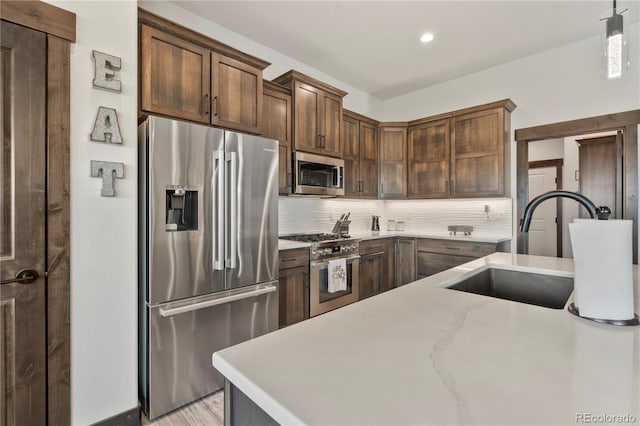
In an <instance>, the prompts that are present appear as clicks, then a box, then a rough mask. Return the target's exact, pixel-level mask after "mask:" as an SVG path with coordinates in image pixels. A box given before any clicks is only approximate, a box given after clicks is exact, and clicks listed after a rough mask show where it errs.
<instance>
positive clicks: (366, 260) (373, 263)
mask: <svg viewBox="0 0 640 426" xmlns="http://www.w3.org/2000/svg"><path fill="white" fill-rule="evenodd" d="M384 264H385V253H384V252H382V251H381V252H375V253H371V254H366V255H363V256H361V257H360V300H362V299H366V298H367V297H371V296H373V295H375V294H378V292H379V291H380V289H381V288H382V281H383V279H384Z"/></svg>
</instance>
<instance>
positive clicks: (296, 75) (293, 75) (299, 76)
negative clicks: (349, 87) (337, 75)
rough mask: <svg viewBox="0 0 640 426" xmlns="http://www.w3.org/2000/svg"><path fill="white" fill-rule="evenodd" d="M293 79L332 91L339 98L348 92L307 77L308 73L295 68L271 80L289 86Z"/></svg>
mask: <svg viewBox="0 0 640 426" xmlns="http://www.w3.org/2000/svg"><path fill="white" fill-rule="evenodd" d="M294 80H296V81H300V82H303V83H307V84H310V85H311V86H314V87H317V88H318V89H322V90H324V91H325V92H329V93H332V94H334V95H336V96H338V97H340V98H344V97H345V96H347V95H348V92H345V91H344V90H340V89H338V88H337V87H334V86H331V85H330V84H327V83H325V82H323V81H320V80H316V79H315V78H313V77H309V76H308V75H306V74H303V73H301V72H299V71H296V70H291V71H288V72H286V73H284V74H282V75H281V76H279V77H276V78H274V79H273V80H272V81H273V82H274V83H277V84H282V85H283V86H290V85H291V82H292V81H294Z"/></svg>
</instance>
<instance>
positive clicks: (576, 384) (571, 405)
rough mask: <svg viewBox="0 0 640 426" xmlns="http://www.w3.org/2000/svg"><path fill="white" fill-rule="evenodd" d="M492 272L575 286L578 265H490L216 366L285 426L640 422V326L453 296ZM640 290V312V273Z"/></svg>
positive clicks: (395, 295)
mask: <svg viewBox="0 0 640 426" xmlns="http://www.w3.org/2000/svg"><path fill="white" fill-rule="evenodd" d="M487 266H496V267H500V268H504V269H516V270H525V271H529V272H536V273H542V274H551V275H562V276H573V262H572V260H570V259H559V258H551V257H539V256H526V255H515V254H507V253H494V254H491V255H489V256H486V257H483V258H480V259H477V260H474V261H472V262H469V263H467V264H464V265H461V266H458V267H456V268H453V269H450V270H447V271H444V272H442V273H440V274H436V275H433V276H431V277H427V278H424V279H421V280H419V281H416V282H414V283H411V284H408V285H405V286H402V287H399V288H396V289H393V290H391V291H388V292H386V293H383V294H381V295H378V296H375V297H371V298H369V299H366V300H363V301H360V302H357V303H354V304H352V305H349V306H346V307H343V308H340V309H337V310H335V311H332V312H329V313H327V314H324V315H320V316H317V317H314V318H311V319H309V320H307V321H304V322H301V323H298V324H295V325H293V326H290V327H287V328H284V329H282V330H279V331H276V332H273V333H270V334H268V335H265V336H262V337H259V338H256V339H253V340H250V341H248V342H244V343H242V344H239V345H236V346H233V347H230V348H227V349H225V350H222V351H220V352H216V353H215V354H214V355H213V364H214V366H215V367H216V368H217V369H218V370H220V371H221V372H222V374H223V375H224V376H225V377H226V378H227V379H228V380H229V381H230V382H231V383H232V384H233V385H234V386H235V387H237V388H238V389H239V390H240V391H242V392H243V393H244V394H245V395H247V396H248V397H249V398H250V399H251V400H252V401H253V402H254V403H256V404H257V405H258V406H259V407H261V408H262V409H263V410H264V411H265V412H266V413H267V414H268V415H269V416H271V417H272V418H273V419H275V420H276V421H277V422H278V423H281V424H322V425H331V424H335V425H338V424H340V425H347V424H353V425H355V424H359V425H365V424H366V425H376V424H394V425H413V424H511V425H515V424H528V425H530V424H576V423H580V419H583V420H584V419H586V416H627V417H626V419H631V420H633V421H632V422H631V423H632V424H633V422H640V374H639V371H640V327H637V326H636V327H617V326H611V325H604V324H598V323H594V322H592V321H588V320H585V319H582V318H578V317H575V316H573V315H571V314H570V313H569V312H567V310H566V309H559V310H556V309H549V308H543V307H538V306H533V305H527V304H522V303H517V302H512V301H508V300H501V299H495V298H491V297H485V296H480V295H475V294H470V293H464V292H459V291H454V290H449V289H446V288H443V287H444V286H446V285H449V284H451V283H453V282H456V281H458V280H460V279H461V278H462V277H463V276H466V275H469V274H472V273H473V271H476V270H478V269H479V268H486V267H487ZM634 279H635V283H634V285H635V288H634V290H635V308H636V312H638V308H640V303H639V294H638V293H639V290H638V287H639V285H638V284H639V277H638V268H637V267H634ZM571 301H572V297H570V299H569V302H571ZM569 302H568V303H569ZM580 416H582V417H580ZM592 418H593V417H592ZM604 419H605V420H606V419H607V418H606V417H605V418H604ZM608 419H609V420H611V418H608ZM634 419H635V420H634ZM583 422H584V421H583ZM605 423H607V422H606V421H605ZM609 423H610V422H609Z"/></svg>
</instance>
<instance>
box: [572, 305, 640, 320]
mask: <svg viewBox="0 0 640 426" xmlns="http://www.w3.org/2000/svg"><path fill="white" fill-rule="evenodd" d="M567 311H569V313H571V314H573V315H575V316H577V317H580V318H584V319H586V320H590V321H595V322H599V323H601V324H610V325H640V317H638V314H633V318H631V319H627V320H610V319H601V318H589V317H583V316H580V310H579V309H578V307H577V306H576V305H575V304H574V303H573V302H571V303H570V304H569V306H567Z"/></svg>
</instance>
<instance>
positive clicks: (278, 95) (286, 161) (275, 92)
mask: <svg viewBox="0 0 640 426" xmlns="http://www.w3.org/2000/svg"><path fill="white" fill-rule="evenodd" d="M263 94H264V96H263V107H264V115H263V126H262V136H264V137H265V138H270V139H276V140H277V141H278V142H279V157H280V159H279V172H278V176H279V182H280V184H279V192H280V194H282V195H287V194H289V193H291V179H292V175H291V91H290V90H289V89H287V88H286V87H283V86H280V85H278V84H275V83H271V82H270V81H265V82H264V92H263Z"/></svg>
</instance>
